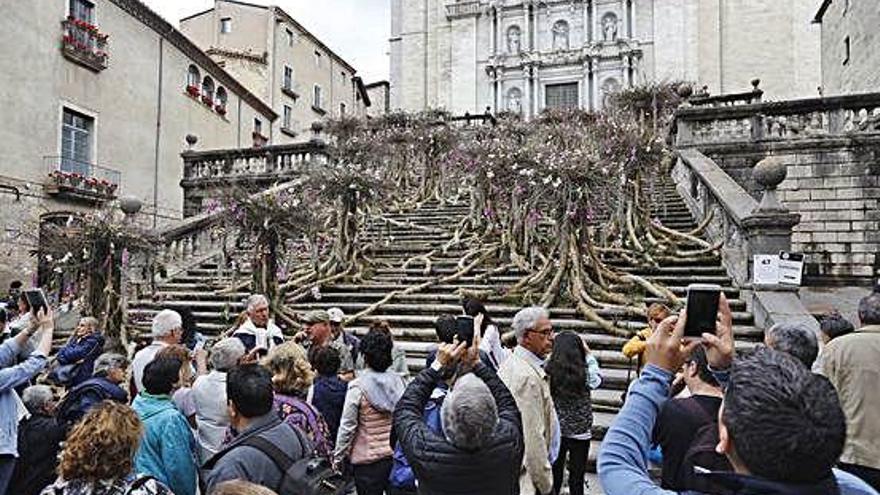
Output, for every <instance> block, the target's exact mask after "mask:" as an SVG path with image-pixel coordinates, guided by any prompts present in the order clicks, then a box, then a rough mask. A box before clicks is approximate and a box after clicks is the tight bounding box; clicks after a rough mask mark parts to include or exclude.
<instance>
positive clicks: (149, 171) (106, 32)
mask: <svg viewBox="0 0 880 495" xmlns="http://www.w3.org/2000/svg"><path fill="white" fill-rule="evenodd" d="M0 42H2V44H3V46H4V47H7V48H6V49H4V50H0V66H2V67H3V70H2V71H0V106H2V108H3V109H4V112H5V115H6V118H4V119H3V120H2V122H0V142H2V143H3V153H2V155H0V210H2V211H3V213H4V214H3V216H4V221H3V229H2V231H0V285H2V286H4V287H5V286H6V285H5V284H6V282H8V280H10V279H13V278H17V279H20V280H24V281H26V282H30V280H31V275H32V274H33V273H34V270H35V269H36V265H37V264H36V262H35V259H34V258H33V257H32V255H31V253H32V252H33V251H35V250H36V249H37V248H38V243H39V239H38V237H39V234H38V232H39V226H40V224H41V222H43V221H46V219H48V218H52V217H55V218H66V216H67V213H68V212H80V211H86V210H88V209H91V208H94V207H96V206H99V205H101V204H104V203H106V202H108V201H110V200H112V199H114V198H117V197H121V196H125V195H132V196H135V197H137V198H139V199H140V200H141V201H142V202H143V204H144V206H145V207H144V210H143V212H142V213H141V214H139V218H141V219H142V220H143V221H144V222H145V224H146V226H147V227H153V226H158V227H162V226H164V225H167V224H170V223H174V222H175V221H177V220H179V219H180V218H182V214H183V190H182V189H181V187H180V185H179V184H180V181H181V179H182V178H183V166H182V161H181V158H180V153H181V152H183V151H185V150H186V149H187V148H188V147H189V145H188V144H187V139H186V138H187V136H188V135H192V136H196V137H197V138H198V141H197V143H196V144H195V149H203V148H235V147H247V146H251V145H252V144H253V140H252V126H253V122H254V121H255V119H259V120H262V121H264V122H266V123H267V124H268V123H269V122H271V121H272V120H273V119H275V118H276V115H275V113H274V112H273V111H272V109H271V108H270V107H269V106H267V105H266V104H264V103H263V102H262V101H261V100H260V98H258V97H257V96H256V95H254V94H253V93H251V92H249V91H248V90H247V89H245V87H244V86H243V85H242V84H240V83H239V82H238V81H237V80H236V79H234V78H233V77H232V76H231V75H230V74H229V73H228V72H226V71H225V70H223V68H222V67H220V66H219V65H217V64H216V63H215V62H214V61H213V60H211V58H210V57H209V56H207V55H206V54H205V53H204V52H202V51H201V50H200V49H199V48H198V47H197V46H196V45H194V44H193V43H192V42H190V41H189V40H188V39H187V38H186V37H185V36H183V35H182V34H181V33H180V32H179V31H178V30H176V29H174V28H173V26H171V25H170V24H169V23H168V22H166V21H165V20H163V19H162V18H161V17H160V16H158V15H157V14H156V13H154V12H152V11H151V10H150V9H148V8H147V7H145V6H144V5H143V3H141V2H139V1H137V0H73V1H66V2H58V1H55V0H35V1H33V2H11V3H9V4H4V7H3V16H2V17H0Z"/></svg>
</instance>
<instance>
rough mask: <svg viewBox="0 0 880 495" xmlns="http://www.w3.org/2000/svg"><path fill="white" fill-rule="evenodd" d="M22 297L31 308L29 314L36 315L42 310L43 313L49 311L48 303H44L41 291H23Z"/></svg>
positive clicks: (44, 297)
mask: <svg viewBox="0 0 880 495" xmlns="http://www.w3.org/2000/svg"><path fill="white" fill-rule="evenodd" d="M24 297H25V299H27V302H28V306H30V307H31V313H33V314H34V315H37V314H38V313H39V312H40V309H42V310H43V311H44V312H48V311H49V303H48V302H47V301H46V294H45V293H43V289H31V290H26V291H24Z"/></svg>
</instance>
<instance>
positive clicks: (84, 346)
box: [56, 332, 104, 388]
mask: <svg viewBox="0 0 880 495" xmlns="http://www.w3.org/2000/svg"><path fill="white" fill-rule="evenodd" d="M103 351H104V336H103V335H101V334H100V332H93V333H90V334H88V335H86V336H85V337H81V338H77V337H76V336H75V335H73V336H71V337H70V339H69V340H68V341H67V343H66V344H64V347H62V348H61V350H60V351H58V356H56V359H57V360H58V364H74V363H77V362H80V363H81V364H80V366H78V367H77V368H76V374H74V375H73V377H72V378H71V379H70V383H68V384H67V387H68V388H70V387H75V386H77V385H79V384H80V383H82V382H84V381H86V380H88V379H89V378H91V377H92V373H93V372H94V370H95V359H98V356H100V355H101V352H103Z"/></svg>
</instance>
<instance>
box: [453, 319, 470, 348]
mask: <svg viewBox="0 0 880 495" xmlns="http://www.w3.org/2000/svg"><path fill="white" fill-rule="evenodd" d="M455 336H456V337H458V341H459V342H464V346H465V347H470V346H471V343H472V342H473V341H474V318H473V317H472V316H465V315H463V316H459V317H457V318H456V319H455Z"/></svg>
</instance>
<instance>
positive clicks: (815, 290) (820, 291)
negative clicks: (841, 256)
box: [800, 287, 871, 327]
mask: <svg viewBox="0 0 880 495" xmlns="http://www.w3.org/2000/svg"><path fill="white" fill-rule="evenodd" d="M870 292H871V289H870V288H869V287H804V288H802V289H801V290H800V296H801V301H803V303H804V306H806V307H807V310H808V311H809V312H810V313H812V314H822V313H827V312H828V311H830V310H832V309H836V310H837V311H840V314H842V315H843V316H844V317H845V318H846V319H848V320H849V321H851V322H852V323H853V324H854V325H855V326H856V327H858V326H859V318H858V309H859V300H860V299H861V298H863V297H865V296H867V295H868V294H869V293H870Z"/></svg>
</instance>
